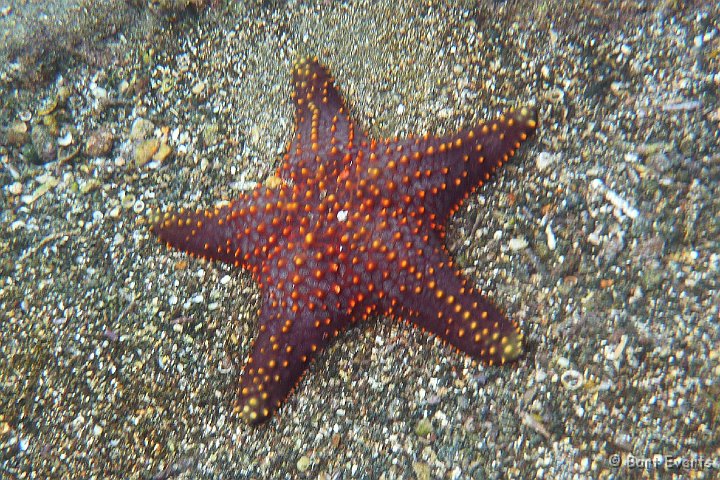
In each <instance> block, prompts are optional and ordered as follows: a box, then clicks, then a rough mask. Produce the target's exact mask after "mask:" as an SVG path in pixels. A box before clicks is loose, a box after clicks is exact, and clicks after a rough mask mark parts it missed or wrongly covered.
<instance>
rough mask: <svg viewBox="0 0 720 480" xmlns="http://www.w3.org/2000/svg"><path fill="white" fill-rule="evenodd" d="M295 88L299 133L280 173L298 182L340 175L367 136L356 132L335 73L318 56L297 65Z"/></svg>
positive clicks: (294, 80) (291, 143)
mask: <svg viewBox="0 0 720 480" xmlns="http://www.w3.org/2000/svg"><path fill="white" fill-rule="evenodd" d="M293 87H294V90H293V94H292V98H293V101H294V103H295V133H294V135H293V139H292V141H291V142H290V145H289V146H288V152H287V154H286V155H285V158H284V162H283V165H282V167H281V168H280V176H281V177H282V178H284V179H286V180H291V181H293V182H294V183H295V184H304V183H313V182H314V181H316V180H318V179H322V178H325V177H329V178H334V177H337V175H338V174H339V173H340V171H341V170H342V168H343V166H344V165H345V164H347V163H348V162H350V161H351V158H352V156H351V155H348V153H349V152H351V151H353V150H354V149H355V147H356V146H357V145H358V144H359V142H361V141H363V140H364V139H365V136H364V134H363V133H362V132H359V131H356V128H355V125H354V124H353V123H352V121H351V120H350V115H349V113H348V109H347V107H346V106H345V103H344V102H343V100H342V97H341V96H340V93H339V92H338V90H337V88H336V87H335V85H334V81H333V78H332V76H331V75H330V73H329V72H328V71H327V69H325V68H324V67H323V66H322V65H321V64H320V63H319V62H318V61H317V59H312V60H311V59H304V60H301V61H300V62H298V63H297V64H295V66H294V67H293Z"/></svg>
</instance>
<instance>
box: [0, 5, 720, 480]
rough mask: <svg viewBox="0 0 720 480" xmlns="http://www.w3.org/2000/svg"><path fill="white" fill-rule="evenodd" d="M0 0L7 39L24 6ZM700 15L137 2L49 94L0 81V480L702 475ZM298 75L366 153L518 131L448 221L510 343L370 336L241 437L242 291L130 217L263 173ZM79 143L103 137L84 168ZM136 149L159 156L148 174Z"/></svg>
mask: <svg viewBox="0 0 720 480" xmlns="http://www.w3.org/2000/svg"><path fill="white" fill-rule="evenodd" d="M13 3H14V5H12V8H8V7H7V6H3V9H2V11H0V14H2V17H3V22H11V23H12V21H13V16H14V15H18V14H19V13H20V12H22V9H23V8H31V6H32V7H33V8H37V3H34V4H33V2H30V3H29V4H28V3H27V2H13ZM81 3H82V2H81ZM137 3H141V2H137ZM23 4H25V5H24V6H23ZM33 5H34V6H33ZM91 5H92V4H91ZM85 8H86V9H88V8H90V9H91V11H90V16H91V17H92V18H96V19H104V18H110V13H111V10H112V9H113V7H112V5H111V3H110V4H108V2H99V3H98V4H96V6H95V7H87V5H85ZM92 8H95V9H96V10H94V11H92ZM115 8H118V9H122V8H127V4H126V3H125V2H117V5H116V7H115ZM103 9H106V11H104V10H103ZM138 12H141V13H140V14H138ZM112 13H113V14H115V15H118V12H117V11H114V12H112ZM719 14H720V9H719V8H718V6H717V4H714V2H672V1H665V2H657V5H656V4H655V2H636V1H627V2H592V1H579V2H571V1H567V2H565V1H559V0H558V1H541V2H535V1H525V0H523V1H506V2H493V1H479V2H478V1H460V2H449V1H448V2H439V1H407V0H396V1H381V2H373V1H344V2H331V1H326V2H295V1H289V2H281V1H265V2H237V3H236V4H234V5H233V6H230V7H226V6H223V5H222V3H220V2H214V4H213V5H211V6H208V7H205V8H203V9H201V12H200V14H199V15H185V14H180V15H178V18H177V19H176V20H175V21H168V20H167V17H165V18H159V19H156V20H155V21H156V22H157V23H155V24H154V25H153V26H152V27H151V26H147V24H145V23H137V22H135V21H134V20H132V18H139V17H145V16H148V15H150V16H151V15H152V13H151V12H149V11H142V9H140V10H138V11H136V12H135V13H134V14H133V15H134V16H130V17H127V18H130V20H128V19H127V18H126V19H125V20H126V21H127V23H125V24H124V25H121V26H119V27H118V29H117V32H110V33H112V35H110V38H108V39H106V40H104V42H98V44H97V45H94V46H93V49H91V51H92V52H95V53H98V52H99V53H98V54H97V55H89V54H88V53H87V52H88V50H87V49H84V50H83V51H82V52H81V54H77V52H78V50H79V49H80V47H79V46H78V43H77V39H75V40H72V39H66V40H63V36H62V35H59V36H58V37H57V38H55V40H54V41H55V42H60V43H59V44H61V45H63V49H62V50H61V53H60V54H59V55H57V54H56V57H57V58H58V59H59V63H60V69H59V70H58V73H57V74H54V75H52V76H51V77H50V82H49V83H48V84H42V83H39V82H40V81H41V80H40V79H38V78H33V76H32V75H29V76H28V73H27V65H25V66H24V67H23V68H25V69H26V71H25V73H22V68H21V65H20V64H19V63H18V62H15V63H13V62H11V63H6V64H5V65H4V66H3V70H2V75H1V76H0V80H1V81H2V83H1V86H2V93H1V97H0V98H1V101H2V110H1V111H0V115H1V116H0V122H1V123H0V128H1V129H2V131H3V135H2V138H3V144H2V146H0V158H1V159H2V169H1V170H0V181H1V183H2V197H1V200H0V202H1V203H2V212H1V213H0V232H1V233H0V256H1V258H2V260H1V262H0V269H1V271H0V287H1V288H0V477H2V478H3V479H5V478H8V479H21V478H38V479H44V478H157V479H165V478H180V479H195V478H203V479H214V478H218V479H219V478H257V479H261V478H324V479H349V478H385V479H391V478H418V479H428V478H452V479H455V478H628V477H651V478H652V477H656V478H670V477H679V478H716V475H718V474H719V473H718V469H720V400H719V399H720V383H719V381H718V379H719V378H720V352H719V347H720V326H719V321H720V318H719V317H720V311H719V302H718V287H719V286H720V282H719V276H720V275H719V274H720V249H719V248H718V246H719V245H718V242H719V239H720V235H719V233H720V220H719V216H720V215H719V214H720V200H718V199H720V184H719V183H718V178H719V177H720V148H718V146H719V145H718V144H719V143H720V142H719V140H718V127H719V125H720V104H719V103H718V89H719V88H720V73H718V72H719V69H718V66H719V65H720V55H719V52H720V31H719V29H720V25H719V23H720V20H719V17H720V15H719ZM52 15H59V16H62V15H64V14H63V8H57V9H56V10H54V11H53V13H52ZM50 18H51V20H52V17H50ZM84 18H87V17H84ZM123 18H124V17H123ZM46 20H47V19H45V20H44V21H46ZM24 21H25V22H26V23H27V22H28V19H27V16H26V18H25V20H24ZM138 22H139V20H138ZM30 23H31V24H32V17H30ZM60 23H62V22H60ZM158 25H160V26H161V27H162V26H163V25H164V28H158ZM106 27H107V25H104V24H103V22H102V21H99V22H98V24H97V26H90V27H88V28H106ZM18 28H19V27H18ZM6 38H7V37H6ZM88 38H92V36H90V37H88ZM42 41H43V38H42V35H40V36H38V37H37V38H36V37H33V38H32V40H27V39H26V42H28V43H29V44H30V45H35V42H38V43H40V42H42ZM62 42H67V44H63V43H62ZM28 48H29V47H27V46H26V50H25V51H28ZM30 50H31V49H30ZM71 53H74V54H71ZM305 55H317V56H318V57H320V58H321V60H322V61H323V63H325V64H326V65H328V66H329V68H330V69H331V70H332V72H333V73H334V75H335V77H336V78H337V84H338V86H339V88H340V89H341V91H342V92H343V94H344V95H345V97H346V99H347V103H348V104H349V106H350V108H351V111H352V112H353V114H354V117H355V118H356V119H357V120H358V123H359V124H360V125H361V126H362V127H363V128H365V129H367V130H368V131H369V132H370V133H371V134H372V135H373V136H376V137H386V136H394V135H400V136H402V135H407V134H409V133H423V132H432V133H446V132H450V131H453V130H456V129H459V128H461V127H467V126H470V125H472V124H473V123H474V122H478V121H481V120H482V119H486V118H490V117H493V116H495V115H498V114H499V113H500V112H501V111H503V110H504V109H506V108H508V107H510V106H514V105H530V106H534V107H535V108H537V110H538V112H539V116H540V128H539V130H538V134H537V136H536V137H535V138H534V139H533V140H532V141H531V142H529V144H528V145H527V146H525V147H524V148H523V149H522V150H521V152H520V154H519V155H518V156H516V157H515V158H514V159H513V161H512V162H511V163H510V164H509V165H508V166H507V167H506V168H504V169H503V171H502V172H501V173H500V175H499V177H498V178H497V180H496V181H494V182H492V183H490V184H488V185H487V186H485V187H484V188H482V189H481V190H480V191H479V192H478V193H477V194H476V195H473V196H472V197H471V198H470V199H469V200H468V201H467V202H466V203H465V205H464V207H463V208H461V209H460V211H459V212H458V213H457V214H456V215H455V216H454V218H453V219H452V221H451V222H450V225H449V231H448V246H449V248H450V251H451V252H452V253H453V254H454V256H455V257H456V259H457V261H458V263H459V264H460V265H461V266H462V267H463V271H464V272H465V274H466V275H468V276H469V277H470V278H472V279H473V281H474V282H476V283H477V285H479V286H480V287H482V288H483V289H484V290H485V291H486V292H487V293H488V295H490V296H491V297H492V298H493V299H494V301H495V302H496V303H497V304H498V305H499V306H501V308H502V309H503V310H504V311H505V312H506V313H507V315H508V316H509V317H511V318H513V319H515V320H517V321H518V322H519V323H520V325H521V328H522V330H523V332H524V333H525V335H526V337H527V345H526V347H527V353H526V354H525V355H524V356H523V358H522V359H521V361H520V362H519V363H518V364H517V365H516V366H514V367H508V368H488V367H485V366H482V365H478V364H476V363H475V362H473V361H472V360H471V359H468V358H463V357H462V356H461V355H459V354H456V353H454V352H452V351H451V350H450V349H448V348H446V347H444V346H443V345H441V344H440V343H439V342H437V341H436V340H434V339H432V338H429V337H428V336H427V335H425V334H423V333H422V332H419V331H416V330H413V329H412V328H410V327H408V326H406V325H402V324H396V323H394V322H392V321H391V320H389V319H384V318H379V319H375V320H373V321H372V322H369V323H368V325H367V326H365V328H356V329H353V330H351V331H349V332H346V333H345V334H343V335H341V336H340V338H339V340H338V341H336V342H335V343H334V344H333V346H332V348H330V349H329V350H328V351H326V352H324V353H323V354H322V355H321V356H320V357H319V359H318V360H317V361H316V362H315V363H314V364H313V365H312V367H311V369H310V372H309V374H308V375H307V376H306V377H305V379H304V380H303V381H302V382H301V384H300V386H299V388H298V389H297V391H296V392H295V394H294V395H293V396H291V397H290V399H289V400H288V401H287V403H286V404H285V405H284V406H283V408H282V409H281V410H280V411H279V412H278V413H277V414H276V415H275V416H274V417H273V418H272V419H271V421H269V422H268V423H267V424H265V425H263V426H261V427H259V428H252V427H248V426H246V425H245V424H243V423H242V422H241V421H240V420H239V419H238V418H237V417H236V416H235V415H234V414H233V413H232V408H231V405H232V402H233V400H234V398H235V393H236V392H235V385H236V382H237V378H238V375H239V373H240V370H241V367H242V362H243V360H244V358H245V356H246V355H247V353H248V349H249V346H250V342H251V341H252V338H253V336H254V332H255V328H256V326H257V323H256V320H257V317H256V311H257V309H258V308H259V307H260V300H259V293H258V290H257V289H256V287H255V286H254V285H253V282H252V280H251V278H250V276H249V275H248V274H245V273H242V272H240V271H236V270H233V269H231V268H228V267H225V266H223V265H211V264H206V263H204V262H201V261H196V260H192V259H190V258H189V257H186V256H185V255H183V254H182V253H179V252H174V251H169V250H167V249H166V248H165V247H164V246H162V245H160V244H159V243H158V242H157V241H156V240H155V239H154V238H153V236H152V235H151V234H150V233H149V231H148V217H149V216H150V215H151V213H152V208H154V207H161V208H164V207H166V206H169V205H171V204H174V205H183V206H188V207H193V208H194V207H198V206H203V205H205V206H210V205H213V204H214V203H215V202H217V201H220V200H228V199H231V198H232V197H233V196H234V195H236V194H237V193H238V192H239V191H242V190H244V189H247V188H248V186H252V185H253V184H254V182H262V181H264V180H265V179H267V178H268V177H269V176H271V175H272V174H273V172H274V170H275V168H276V167H277V166H278V164H279V161H280V159H281V156H282V153H283V150H284V146H285V143H286V142H287V141H288V140H289V139H290V135H291V131H292V122H293V108H292V104H291V100H290V82H289V75H290V69H291V66H292V63H293V61H294V60H297V59H299V58H301V57H302V56H305ZM32 58H34V57H32ZM30 70H32V69H30ZM31 73H32V72H31ZM22 75H26V77H22ZM18 78H20V80H18ZM23 78H25V79H24V80H23ZM28 78H29V80H28ZM59 92H60V93H61V95H60V96H61V97H62V98H61V101H60V102H59V104H58V105H57V106H55V107H54V108H53V105H52V100H53V99H55V98H56V97H57V96H58V94H59ZM49 102H50V105H49V106H48V103H49ZM48 110H50V112H49V113H48ZM45 117H53V119H47V118H45ZM28 118H29V119H28ZM140 118H142V119H145V120H148V121H150V122H152V124H149V123H142V122H140V123H138V119H140ZM18 122H23V123H25V126H26V127H28V129H32V128H34V126H35V125H36V124H40V123H42V124H47V125H49V127H48V128H46V129H45V130H46V133H47V131H48V130H52V129H53V128H57V130H56V131H55V133H52V132H51V135H53V138H55V137H57V139H59V140H60V143H62V144H63V145H61V146H59V147H57V149H56V150H57V151H56V152H55V158H58V157H59V158H61V159H62V161H58V160H54V161H50V162H47V163H44V164H39V163H34V162H32V161H30V158H31V157H32V156H33V153H32V149H31V148H29V146H28V145H30V144H31V143H32V142H31V141H30V140H28V139H27V138H24V137H23V136H22V130H23V127H22V126H21V125H18ZM53 122H54V123H53ZM133 124H136V130H135V131H134V132H132V133H131V131H132V126H133ZM141 127H142V128H141ZM13 129H15V130H13ZM98 129H103V130H104V131H106V132H109V133H110V134H111V135H110V136H111V137H112V139H113V140H114V143H113V146H112V149H111V150H109V151H108V152H107V153H103V154H102V156H99V157H92V158H91V155H89V154H87V152H88V150H87V147H88V145H87V143H88V142H89V141H91V139H92V141H97V137H95V138H94V139H93V135H96V134H97V131H98ZM11 130H12V132H13V133H18V132H19V137H18V136H17V135H16V136H14V137H12V136H10V137H9V136H8V133H9V132H11ZM68 132H70V137H68ZM152 138H157V139H158V140H160V143H164V144H167V145H168V146H169V147H170V148H171V150H172V153H171V154H170V155H169V156H168V157H166V158H164V159H162V160H161V161H159V160H152V159H151V160H150V161H147V162H146V163H143V162H145V161H146V160H147V157H145V158H142V152H140V153H138V149H139V148H146V147H139V145H140V146H142V145H147V144H148V140H149V139H152ZM11 140H12V141H11ZM36 142H37V139H36ZM150 145H152V142H150ZM155 147H157V144H155ZM90 151H92V150H90ZM74 153H77V154H76V155H75V156H71V155H72V154H74ZM45 154H47V155H50V156H52V154H53V152H52V148H50V153H47V152H45ZM68 156H71V158H67V157H68ZM138 159H140V161H139V162H138ZM679 459H680V460H685V461H686V462H690V461H692V460H693V459H694V460H695V463H694V464H689V463H685V464H683V463H677V461H678V460H679ZM618 460H619V463H620V465H619V466H618V465H617V463H616V461H618ZM698 460H703V462H698ZM708 460H709V461H710V462H712V461H714V462H715V463H714V467H715V469H713V468H712V467H713V465H712V464H709V463H707V461H708ZM633 462H635V464H636V465H637V464H638V463H640V464H642V463H643V462H645V463H644V465H643V466H641V467H636V468H632V465H633Z"/></svg>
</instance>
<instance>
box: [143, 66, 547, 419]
mask: <svg viewBox="0 0 720 480" xmlns="http://www.w3.org/2000/svg"><path fill="white" fill-rule="evenodd" d="M293 83H294V92H293V94H292V98H293V101H294V103H295V107H296V112H295V133H294V137H293V139H292V141H291V142H290V144H289V145H288V149H287V153H286V154H285V158H284V161H283V162H282V165H281V166H280V168H279V169H278V171H277V174H276V176H275V177H273V178H275V179H276V181H275V182H271V183H273V184H272V185H260V184H259V185H258V186H257V187H256V188H255V189H254V190H252V191H251V192H249V193H247V194H241V195H240V196H239V198H237V199H235V200H234V201H232V202H230V203H229V204H226V205H224V206H218V207H216V208H212V209H209V210H197V211H195V212H192V211H187V210H184V209H179V210H177V211H172V210H171V211H168V212H166V213H164V214H162V215H160V216H157V217H156V218H155V219H154V220H153V223H154V224H153V226H152V227H151V228H152V231H153V232H154V233H155V234H157V235H158V236H159V238H160V239H161V240H162V241H164V242H166V243H167V244H168V246H171V247H174V248H177V249H180V250H183V251H185V252H188V253H189V254H190V255H192V256H195V257H201V258H204V259H207V260H215V261H220V262H225V263H228V264H232V265H234V266H236V267H242V268H244V269H247V270H249V271H250V272H251V273H252V276H253V278H254V280H255V281H256V282H257V284H258V285H259V287H260V291H261V293H262V307H261V309H260V311H259V313H258V315H259V333H258V336H257V338H256V339H255V341H254V343H253V346H252V348H251V351H250V354H249V356H248V358H247V361H246V362H245V366H244V369H243V372H242V374H241V378H240V385H239V392H238V396H237V401H236V404H235V411H236V412H237V413H238V415H239V416H240V417H242V418H243V419H244V420H246V421H248V422H249V423H251V424H258V423H261V422H263V421H264V420H266V419H268V418H269V417H270V416H271V415H272V413H273V412H274V411H275V410H277V409H278V408H279V407H280V406H281V405H282V403H283V402H284V401H285V399H286V398H287V397H288V396H289V395H290V394H291V393H292V391H293V390H294V389H295V387H296V386H297V384H298V382H299V380H300V379H301V377H302V376H303V375H304V374H305V372H306V371H307V369H308V365H309V363H310V361H311V360H312V359H313V358H315V357H316V356H317V355H318V353H319V352H321V351H322V350H323V349H324V348H325V347H326V346H327V345H328V343H329V342H330V341H331V340H332V339H333V338H334V337H336V336H337V335H338V334H339V333H340V332H342V331H343V330H345V329H346V328H347V327H349V326H351V325H353V324H355V323H358V322H361V321H363V320H366V319H368V317H370V316H372V315H385V316H389V317H392V318H394V319H398V320H402V321H405V322H408V323H410V324H412V325H415V326H417V327H419V328H421V329H422V330H423V331H426V332H430V333H432V334H434V335H435V336H437V337H438V338H440V339H441V340H442V341H443V342H445V343H447V344H450V345H452V346H453V347H455V348H456V349H457V350H459V351H460V352H464V353H465V354H467V355H469V356H471V357H472V358H475V359H478V360H481V361H484V362H487V363H488V364H491V365H492V364H496V365H497V364H505V363H507V362H511V361H514V360H516V359H517V358H518V357H519V356H520V354H521V353H522V338H523V336H522V333H521V332H520V330H519V328H518V326H517V324H516V323H515V322H513V321H509V320H507V319H506V318H505V317H504V316H503V315H502V314H501V313H500V312H499V311H498V310H497V309H496V308H495V307H494V306H493V305H492V304H491V303H490V301H488V300H487V299H486V298H485V297H484V296H483V295H482V294H481V293H480V292H479V291H478V290H477V289H476V288H475V287H474V286H473V285H471V284H470V283H469V282H468V280H467V279H466V278H464V277H463V276H462V275H461V273H460V271H459V270H458V269H457V268H456V267H455V266H454V264H453V260H452V259H451V257H450V255H449V253H448V251H447V250H446V247H445V244H444V238H445V226H444V225H445V223H446V221H447V219H448V218H449V217H450V215H452V214H453V213H454V212H455V211H457V209H458V208H459V205H460V204H461V203H462V201H463V200H464V199H466V198H467V197H468V195H469V194H470V193H471V192H473V191H474V190H475V189H476V188H477V187H479V186H481V185H483V183H485V182H486V181H488V180H489V179H490V178H491V176H492V174H493V173H494V172H495V171H496V170H497V169H498V168H499V167H500V166H502V165H503V164H504V163H505V162H507V161H508V160H509V159H510V157H512V156H513V155H514V154H515V152H516V151H517V150H518V148H520V144H521V142H523V141H524V140H526V139H527V138H528V137H529V136H530V135H531V134H532V133H533V132H534V130H535V128H536V123H537V122H536V119H535V114H534V112H532V111H530V110H528V109H526V108H520V109H517V110H510V111H508V112H507V113H506V114H504V115H501V116H500V117H498V118H497V119H496V120H494V121H491V122H488V123H480V124H479V125H476V126H475V127H473V128H470V129H467V130H464V131H461V132H460V133H457V134H455V135H452V136H446V137H441V138H438V137H433V136H429V135H424V136H419V137H412V136H411V137H409V138H406V139H397V138H396V139H388V140H382V141H378V140H374V139H372V138H370V137H369V136H368V135H367V134H366V133H363V132H362V131H360V130H359V129H358V128H357V127H356V126H355V124H354V123H353V122H352V120H351V118H350V115H349V113H348V109H347V107H346V106H345V104H344V102H343V100H342V98H341V96H340V94H339V92H338V90H337V89H336V87H335V85H334V80H333V78H332V77H331V76H330V74H329V72H328V70H326V69H325V68H324V67H322V66H321V65H320V64H319V63H318V61H317V59H305V60H302V61H300V62H298V63H297V64H296V65H295V66H294V68H293ZM266 183H267V182H266Z"/></svg>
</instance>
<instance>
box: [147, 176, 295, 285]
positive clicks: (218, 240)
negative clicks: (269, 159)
mask: <svg viewBox="0 0 720 480" xmlns="http://www.w3.org/2000/svg"><path fill="white" fill-rule="evenodd" d="M283 198H284V190H280V191H278V190H273V189H270V188H257V189H255V190H254V191H253V192H252V193H250V194H249V195H245V194H241V195H240V196H239V198H237V199H236V200H234V201H233V202H230V203H229V204H227V205H224V206H221V207H216V208H213V209H208V210H202V209H199V210H196V211H188V210H185V209H182V208H181V209H178V210H169V211H167V212H165V213H164V214H162V215H160V216H157V217H156V218H155V219H153V220H152V226H151V227H150V229H151V231H152V232H153V233H155V234H156V235H157V236H158V237H159V238H160V240H162V241H164V242H165V243H166V244H167V245H168V247H173V248H176V249H178V250H183V251H185V252H187V253H189V254H190V255H192V256H194V257H200V258H203V259H206V260H215V261H220V262H224V263H229V264H231V265H234V266H236V267H243V268H251V269H252V270H253V273H257V270H258V268H259V265H261V262H262V259H263V258H264V256H265V254H266V253H267V251H268V249H269V248H271V247H272V246H273V245H274V244H275V243H276V241H277V237H278V234H279V233H280V232H279V231H278V230H279V227H278V225H279V222H278V219H281V218H282V217H281V216H280V215H279V213H278V211H279V210H280V208H279V207H278V205H283V206H284V205H285V204H284V203H282V202H283Z"/></svg>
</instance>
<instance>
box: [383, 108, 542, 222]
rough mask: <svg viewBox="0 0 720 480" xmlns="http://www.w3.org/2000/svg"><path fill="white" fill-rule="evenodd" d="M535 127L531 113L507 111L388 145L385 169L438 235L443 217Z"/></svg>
mask: <svg viewBox="0 0 720 480" xmlns="http://www.w3.org/2000/svg"><path fill="white" fill-rule="evenodd" d="M536 127H537V120H536V117H535V112H533V111H531V110H529V109H527V108H520V109H518V110H514V109H511V110H509V111H508V112H507V113H505V114H503V115H501V116H500V117H498V118H497V119H495V120H493V121H492V122H489V123H481V124H480V125H478V126H476V127H475V128H471V129H468V130H464V131H462V132H460V133H458V134H455V135H452V136H447V137H441V138H438V137H430V136H425V137H418V138H415V139H409V140H403V141H399V142H388V144H387V146H386V150H385V152H386V154H387V153H389V155H386V158H387V160H386V167H389V169H390V170H391V171H392V170H393V169H396V170H397V174H396V175H395V177H396V178H399V179H400V182H398V183H397V189H398V190H399V191H400V192H401V193H403V194H404V195H405V198H407V199H408V202H409V203H412V204H413V206H414V207H415V209H421V210H423V211H424V212H427V214H428V218H430V219H431V221H433V223H434V225H433V226H434V227H435V228H437V229H439V230H442V228H443V227H442V225H443V224H444V223H445V221H446V220H447V217H448V216H449V215H450V214H452V213H453V212H454V211H455V210H456V209H457V208H458V206H459V205H460V204H461V203H462V201H463V200H464V199H466V198H467V197H468V195H470V194H471V193H472V192H473V191H474V190H475V189H476V188H478V187H479V186H482V185H483V184H484V183H485V182H486V181H488V180H489V179H490V177H491V176H492V175H493V173H494V172H495V171H496V170H497V169H498V168H500V167H501V166H502V165H503V164H505V163H506V162H507V161H508V160H509V159H510V157H512V156H513V155H515V152H516V151H517V150H518V148H520V144H521V143H522V142H524V141H525V140H527V139H528V138H529V137H530V135H532V133H533V132H534V131H535V128H536Z"/></svg>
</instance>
